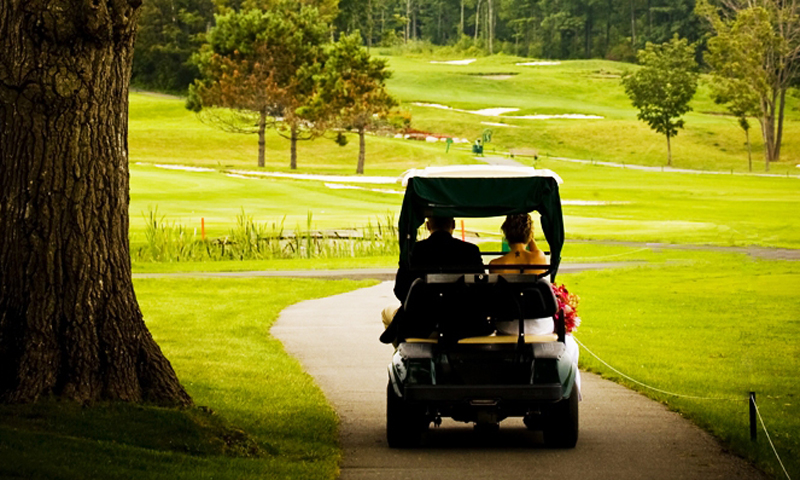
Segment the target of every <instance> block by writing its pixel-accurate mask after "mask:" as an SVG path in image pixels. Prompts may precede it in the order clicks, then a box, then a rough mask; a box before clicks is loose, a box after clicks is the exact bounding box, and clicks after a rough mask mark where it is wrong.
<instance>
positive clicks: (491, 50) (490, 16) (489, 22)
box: [486, 0, 494, 55]
mask: <svg viewBox="0 0 800 480" xmlns="http://www.w3.org/2000/svg"><path fill="white" fill-rule="evenodd" d="M487 1H488V5H487V7H488V9H489V12H488V16H487V17H486V20H487V24H486V27H487V28H486V33H488V34H489V55H492V54H493V53H494V22H493V19H494V2H493V0H487Z"/></svg>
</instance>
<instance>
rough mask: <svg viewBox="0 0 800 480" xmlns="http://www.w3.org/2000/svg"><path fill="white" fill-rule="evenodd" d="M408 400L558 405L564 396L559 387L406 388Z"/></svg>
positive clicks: (438, 386)
mask: <svg viewBox="0 0 800 480" xmlns="http://www.w3.org/2000/svg"><path fill="white" fill-rule="evenodd" d="M404 396H405V400H406V401H407V402H414V403H447V404H453V403H470V404H489V403H497V404H500V403H519V402H525V403H529V402H533V403H536V402H542V403H545V402H548V403H549V402H557V401H559V400H561V399H562V398H563V396H564V391H563V388H562V386H561V384H560V383H549V384H542V385H406V387H405V395H404Z"/></svg>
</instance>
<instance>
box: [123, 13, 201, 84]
mask: <svg viewBox="0 0 800 480" xmlns="http://www.w3.org/2000/svg"><path fill="white" fill-rule="evenodd" d="M141 12H142V13H141V16H140V17H139V31H138V33H137V36H136V46H135V51H136V54H135V55H134V58H133V73H132V75H133V76H132V82H133V84H134V85H136V86H139V87H142V88H150V89H155V90H162V91H174V92H180V91H185V90H186V87H187V86H188V85H189V84H191V83H192V81H194V79H195V78H197V76H198V75H199V72H198V70H197V66H195V65H193V64H192V63H191V62H190V61H189V59H190V58H191V56H192V55H193V54H194V53H195V52H197V50H198V49H199V48H200V46H201V45H202V44H203V41H204V37H205V33H206V30H207V29H208V27H209V25H211V24H212V23H213V22H214V3H213V2H212V0H148V1H147V2H144V3H143V4H142V7H141Z"/></svg>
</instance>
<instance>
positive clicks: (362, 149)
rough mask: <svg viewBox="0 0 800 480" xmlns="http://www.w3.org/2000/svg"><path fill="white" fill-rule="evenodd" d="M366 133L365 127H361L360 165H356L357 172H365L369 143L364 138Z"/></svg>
mask: <svg viewBox="0 0 800 480" xmlns="http://www.w3.org/2000/svg"><path fill="white" fill-rule="evenodd" d="M364 133H365V128H364V127H360V128H359V129H358V165H357V166H356V173H357V174H363V173H364V162H365V160H366V152H367V144H366V141H365V140H364V136H365V135H364Z"/></svg>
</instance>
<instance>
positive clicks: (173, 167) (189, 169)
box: [136, 162, 216, 172]
mask: <svg viewBox="0 0 800 480" xmlns="http://www.w3.org/2000/svg"><path fill="white" fill-rule="evenodd" d="M136 165H147V166H151V167H158V168H164V169H166V170H181V171H184V172H216V170H214V169H213V168H204V167H190V166H188V165H164V164H158V163H141V162H137V163H136Z"/></svg>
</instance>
